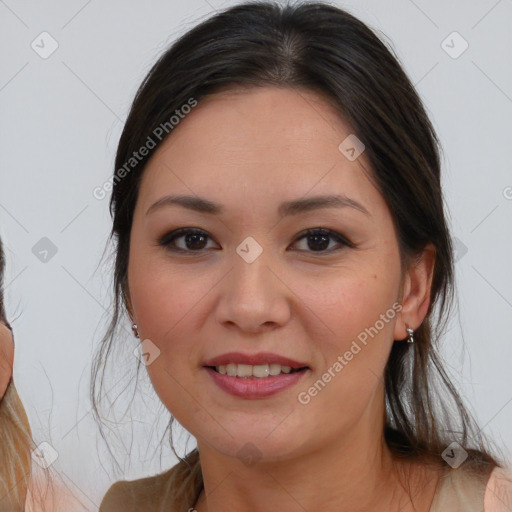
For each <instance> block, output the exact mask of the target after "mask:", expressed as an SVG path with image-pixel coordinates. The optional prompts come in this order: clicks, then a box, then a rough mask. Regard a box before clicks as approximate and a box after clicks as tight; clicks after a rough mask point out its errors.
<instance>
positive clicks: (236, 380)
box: [204, 367, 309, 400]
mask: <svg viewBox="0 0 512 512" xmlns="http://www.w3.org/2000/svg"><path fill="white" fill-rule="evenodd" d="M204 368H205V370H206V371H207V372H208V374H209V375H210V376H211V378H212V379H213V381H214V382H215V384H217V386H219V388H220V389H222V390H223V391H226V393H229V394H230V395H233V396H237V397H240V398H246V399H249V400H255V399H258V398H265V397H267V396H272V395H275V394H277V393H279V392H280V391H284V390H285V389H288V388H290V387H291V386H293V385H294V384H297V382H299V380H300V379H302V377H304V374H306V373H307V372H308V371H309V369H305V370H301V371H299V372H293V373H281V374H279V375H271V376H269V377H266V378H261V379H260V378H257V377H249V378H247V379H244V378H243V377H231V376H229V375H224V374H222V373H219V372H216V371H215V370H212V369H211V368H208V367H204Z"/></svg>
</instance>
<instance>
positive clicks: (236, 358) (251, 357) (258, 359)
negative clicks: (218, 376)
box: [204, 352, 308, 369]
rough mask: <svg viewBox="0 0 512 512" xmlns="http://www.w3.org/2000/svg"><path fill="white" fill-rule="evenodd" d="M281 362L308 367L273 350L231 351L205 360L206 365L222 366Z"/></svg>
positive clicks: (297, 366) (282, 363)
mask: <svg viewBox="0 0 512 512" xmlns="http://www.w3.org/2000/svg"><path fill="white" fill-rule="evenodd" d="M265 363H268V364H280V365H281V366H291V367H292V368H295V369H297V368H304V367H308V365H307V364H306V363H301V362H299V361H295V360H293V359H290V358H289V357H284V356H281V355H279V354H274V353H272V352H259V353H258V354H242V353H241V352H229V353H227V354H221V355H220V356H216V357H213V358H212V359H208V361H205V362H204V366H220V365H227V364H249V365H251V366H255V365H260V364H265Z"/></svg>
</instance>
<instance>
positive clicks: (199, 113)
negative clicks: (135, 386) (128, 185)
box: [127, 87, 436, 512]
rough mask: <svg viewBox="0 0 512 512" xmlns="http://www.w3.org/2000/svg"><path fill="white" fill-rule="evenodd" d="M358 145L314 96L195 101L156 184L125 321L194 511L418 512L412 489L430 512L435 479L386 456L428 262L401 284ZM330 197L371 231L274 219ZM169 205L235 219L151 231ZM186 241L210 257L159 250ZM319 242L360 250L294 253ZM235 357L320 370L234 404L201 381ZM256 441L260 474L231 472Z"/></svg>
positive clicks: (145, 191)
mask: <svg viewBox="0 0 512 512" xmlns="http://www.w3.org/2000/svg"><path fill="white" fill-rule="evenodd" d="M351 133H352V131H351V129H350V126H349V125H347V124H346V123H344V122H343V120H342V119H340V116H339V114H338V113H337V112H336V111H335V110H334V109H333V108H332V107H331V106H330V105H329V103H327V102H326V101H325V100H324V99H323V98H322V97H320V96H318V95H316V94H315V93H312V92H307V91H300V92H299V91H292V90H289V89H278V88H270V87H265V88H259V89H249V90H236V91H234V90H233V91H230V90H225V91H223V92H222V93H219V94H215V95H213V96H211V97H209V98H207V99H204V100H202V101H201V102H200V103H199V105H198V106H197V107H196V108H195V109H194V110H193V111H192V112H191V113H190V114H189V115H188V116H187V117H186V118H185V119H184V120H182V121H181V122H180V124H179V125H178V126H177V127H175V128H174V130H173V132H172V135H171V136H170V137H168V138H167V139H166V140H165V141H164V143H163V144H162V145H161V146H160V147H159V148H158V150H157V151H156V153H155V154H154V155H153V157H152V159H151V160H150V162H149V163H148V166H147V167H146V170H145V174H144V176H143V179H142V182H141V186H140V192H139V196H138V200H137V204H136V208H135V212H134V218H133V226H132V231H131V239H130V240H131V242H130V254H129V266H128V284H129V290H128V297H127V306H128V309H129V312H130V316H131V318H132V320H133V321H134V322H135V323H137V325H138V328H139V332H140V338H141V340H145V339H149V340H151V342H152V343H154V344H155V345H156V346H157V347H158V349H159V350H160V354H159V356H158V357H156V358H155V359H154V361H152V362H151V364H149V366H147V369H148V372H149V375H150V378H151V380H152V383H153V385H154V388H155V390H156V392H157V393H158V395H159V397H160V399H161V400H162V402H163V403H164V404H165V406H166V407H167V408H168V410H169V411H170V412H171V413H172V414H173V415H174V416H175V417H176V418H177V420H178V421H179V422H180V423H181V424H182V425H183V426H184V427H185V428H186V429H187V430H188V431H189V432H191V433H192V434H193V435H194V436H195V437H196V439H197V443H198V448H199V452H200V455H201V465H202V471H203V477H204V482H205V490H206V494H205V493H204V492H203V494H202V495H201V497H200V499H199V501H198V503H197V504H195V509H196V510H197V511H199V512H203V511H206V510H208V511H209V512H217V511H221V510H229V509H232V510H237V511H238V512H243V511H252V512H254V511H264V510H268V504H269V503H271V504H272V508H275V509H277V510H287V511H304V510H308V511H320V510H345V511H352V512H359V511H370V510H371V511H373V512H375V511H389V510H398V509H400V510H401V511H402V512H408V511H412V510H413V504H412V503H411V501H410V498H409V495H408V493H407V492H406V490H405V489H404V488H403V486H402V484H401V483H400V482H401V481H400V479H399V475H403V474H409V475H410V476H411V481H410V482H411V489H412V491H413V496H415V499H414V505H415V507H416V510H417V511H425V512H426V511H427V510H428V508H429V505H430V502H431V500H432V497H433V493H434V489H435V484H436V480H435V478H433V477H434V476H435V475H433V474H432V473H431V472H428V471H430V470H428V471H427V469H426V468H424V467H422V466H421V465H419V464H418V465H417V464H413V463H405V462H401V463H399V462H397V461H394V460H393V459H392V457H391V454H390V452H389V450H388V448H387V447H386V445H385V443H384V440H383V437H382V432H383V427H384V410H385V409H384V388H383V384H382V380H381V379H382V376H383V371H384V367H385V365H386V362H387V359H388V356H389V352H390V350H391V347H392V344H393V343H394V342H395V341H394V340H405V339H406V338H407V332H406V330H405V328H406V327H407V326H410V327H412V328H413V329H416V328H417V327H418V326H419V325H420V324H421V322H422V321H423V319H424V317H425V315H426V313H427V309H428V305H429V296H430V287H431V279H432V270H433V264H434V261H435V251H434V248H433V247H432V246H428V247H427V248H426V249H425V251H424V253H423V254H422V258H421V260H420V262H419V263H418V264H416V265H415V266H414V267H411V268H410V269H408V270H407V271H406V272H405V273H404V275H402V274H401V268H400V259H399V252H398V243H397V238H396V232H395V229H394V226H393V222H392V217H391V214H390V211H389V209H388V207H387V205H386V203H385V201H384V198H383V197H382V196H381V194H380V193H379V191H378V190H377V189H376V188H375V187H374V185H373V184H372V183H371V181H370V180H369V179H368V176H367V174H366V172H365V169H366V170H368V169H370V166H369V163H368V161H367V160H366V159H365V154H364V153H363V154H362V155H361V156H360V157H359V158H358V159H357V160H355V161H350V160H348V159H347V158H346V157H345V156H344V155H343V154H342V153H341V152H340V151H339V150H338V145H339V144H340V142H341V141H343V140H344V139H345V138H346V137H347V136H348V135H349V134H351ZM331 193H337V194H345V195H347V196H348V197H350V198H352V199H355V200H357V201H358V202H360V203H362V204H363V205H364V206H365V208H366V209H367V210H368V211H369V213H370V215H365V214H363V213H362V212H360V211H358V210H356V209H354V208H350V207H345V208H323V209H320V210H315V211H310V212H307V213H302V214H299V215H293V216H289V217H285V218H283V219H281V220H280V219H279V218H278V216H277V208H278V205H279V204H280V203H281V202H283V201H287V200H292V199H300V198H303V197H304V196H308V197H310V196H313V195H322V194H331ZM168 194H190V195H197V196H201V197H205V198H208V199H210V200H212V201H215V202H218V203H221V204H222V205H224V206H225V210H226V211H225V213H222V214H220V215H208V214H205V213H198V212H193V211H190V210H186V209H184V208H182V207H179V206H165V207H162V208H159V209H155V210H154V211H153V212H151V213H149V214H146V212H147V210H148V208H149V207H150V206H151V205H152V204H153V203H155V202H156V201H157V200H158V199H160V198H161V197H163V196H165V195H168ZM182 227H192V228H199V229H201V230H204V231H205V232H206V233H207V236H208V238H206V239H205V240H204V241H203V242H202V245H200V244H198V247H199V251H198V250H197V249H195V248H194V245H193V244H190V245H188V246H187V245H185V242H186V239H185V238H184V237H181V238H179V239H178V240H176V241H175V244H176V245H177V246H178V247H180V248H182V249H184V250H187V249H188V253H187V254H180V253H177V252H172V251H171V250H170V247H167V248H166V247H163V246H161V245H159V244H158V241H159V240H160V239H161V237H163V236H164V235H165V234H167V233H169V232H171V231H173V230H175V229H178V228H182ZM318 227H320V228H326V229H331V230H333V231H335V232H337V233H340V234H341V235H343V236H344V237H346V238H348V239H349V240H350V241H351V242H352V243H353V244H355V245H356V247H355V248H350V247H348V246H343V245H340V244H338V243H337V242H336V240H335V239H334V238H329V239H328V240H329V242H328V243H329V247H328V248H327V249H325V250H323V252H322V251H321V250H318V249H317V250H315V249H316V248H317V247H318V245H316V246H315V243H314V240H312V241H311V242H310V244H309V245H308V239H307V238H303V239H301V240H298V237H299V235H302V234H303V231H304V230H306V229H309V228H318ZM248 236H251V237H253V238H254V239H255V240H256V241H257V242H258V243H259V244H260V246H261V247H262V248H263V253H262V254H261V255H260V256H259V257H258V258H257V259H256V260H255V261H254V262H253V263H251V264H248V263H247V262H246V261H245V260H244V259H242V258H241V257H240V256H239V255H238V254H237V252H236V248H237V246H239V244H240V243H241V242H242V241H243V240H244V239H245V238H246V237H248ZM310 240H311V239H310ZM190 247H191V248H190ZM336 247H339V249H340V250H338V251H332V250H331V249H333V248H336ZM194 251H196V252H194ZM329 251H330V252H329ZM402 278H403V279H402ZM399 299H401V301H400V302H401V304H402V310H401V311H400V312H399V313H398V314H397V315H396V316H395V317H394V318H393V319H392V320H390V321H388V322H387V323H385V325H384V328H382V329H381V330H380V331H379V332H378V335H375V336H374V337H373V338H369V341H368V343H367V345H366V346H364V347H363V348H362V350H361V351H360V352H359V353H358V354H357V355H356V356H354V358H353V359H352V360H351V361H350V362H349V363H348V364H347V365H346V366H345V367H344V368H343V370H342V371H341V372H340V373H339V374H337V375H336V377H335V378H333V379H332V380H331V381H330V382H329V383H328V384H327V385H326V386H325V387H324V388H323V389H322V390H321V392H320V393H318V395H317V396H315V397H314V398H313V399H312V400H311V401H310V403H308V404H307V405H303V404H301V403H299V402H298V400H297V395H298V393H299V392H301V391H304V390H307V389H308V388H309V387H310V386H311V385H312V384H313V383H314V382H315V381H317V380H318V379H319V378H321V376H322V374H323V373H324V372H325V371H326V370H327V369H328V368H329V367H332V365H333V364H334V363H335V361H336V360H337V357H338V356H339V355H343V354H344V353H345V352H346V351H347V350H348V349H349V347H350V346H351V343H352V341H353V340H355V339H357V335H358V334H359V333H360V332H361V331H364V329H365V328H367V327H370V326H373V325H374V324H375V322H376V321H377V320H378V319H379V315H381V314H385V313H386V311H387V310H389V309H390V308H391V306H392V304H393V303H395V302H396V301H397V300H399ZM405 342H406V341H396V343H405ZM231 351H239V352H245V353H256V352H260V351H269V352H276V353H278V354H281V355H284V356H287V357H290V358H293V359H296V360H298V361H302V362H306V363H307V365H308V366H309V367H310V370H308V373H307V375H305V376H303V378H302V380H301V382H300V383H299V384H298V385H297V386H294V387H292V388H289V389H287V390H285V391H283V392H281V393H279V394H277V395H274V396H272V397H268V398H265V399H258V400H245V399H242V398H236V397H233V396H231V395H228V394H226V393H225V392H224V391H222V390H220V389H219V388H218V387H217V386H216V385H215V384H213V383H212V380H211V378H210V376H209V375H208V374H207V372H206V370H204V368H202V365H203V362H204V361H205V360H206V359H208V358H211V357H214V356H217V355H220V354H222V353H225V352H231ZM248 442H250V443H252V444H253V445H255V446H256V449H257V452H258V456H259V457H260V458H259V460H258V462H257V463H256V464H254V465H250V466H249V465H246V464H244V463H243V461H242V460H241V459H240V458H239V457H237V452H238V450H239V449H241V448H242V447H243V446H244V445H245V444H246V443H248ZM263 497H264V499H263ZM190 507H194V503H191V504H190ZM402 507H403V508H402Z"/></svg>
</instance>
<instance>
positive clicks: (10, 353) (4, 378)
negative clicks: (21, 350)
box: [0, 322, 14, 398]
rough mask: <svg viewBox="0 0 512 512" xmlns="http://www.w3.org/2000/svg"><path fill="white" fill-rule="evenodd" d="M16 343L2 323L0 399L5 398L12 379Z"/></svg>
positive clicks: (0, 328) (0, 331)
mask: <svg viewBox="0 0 512 512" xmlns="http://www.w3.org/2000/svg"><path fill="white" fill-rule="evenodd" d="M13 361H14V343H13V339H12V333H11V331H10V329H9V328H8V327H7V326H6V325H5V324H4V323H3V322H0V398H3V396H4V395H5V392H6V390H7V386H8V385H9V381H10V380H11V377H12V368H13Z"/></svg>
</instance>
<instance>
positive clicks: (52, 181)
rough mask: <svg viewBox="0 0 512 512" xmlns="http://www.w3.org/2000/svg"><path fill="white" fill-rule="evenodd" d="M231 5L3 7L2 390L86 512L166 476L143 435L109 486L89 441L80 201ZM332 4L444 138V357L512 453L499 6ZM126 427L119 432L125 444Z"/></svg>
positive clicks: (89, 288) (105, 288)
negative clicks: (183, 41)
mask: <svg viewBox="0 0 512 512" xmlns="http://www.w3.org/2000/svg"><path fill="white" fill-rule="evenodd" d="M234 3H237V2H224V3H222V2H217V1H214V0H208V2H206V1H203V0H201V1H199V0H186V1H185V0H180V1H178V0H173V1H153V2H150V3H149V2H135V1H129V2H127V1H124V2H123V1H121V0H117V1H116V0H107V1H105V0H104V1H100V0H90V1H89V2H87V1H84V0H73V1H69V0H68V1H64V0H53V1H48V2H35V1H32V2H27V1H21V0H5V2H4V1H2V2H0V34H1V35H0V37H1V41H0V52H1V55H0V59H1V61H0V116H1V120H2V121H1V123H0V172H1V187H0V229H1V234H2V238H3V240H4V243H5V246H6V256H7V260H8V269H7V275H6V285H7V289H6V301H7V309H8V317H9V319H10V321H11V323H12V325H13V328H14V332H15V341H16V361H15V372H14V374H15V381H16V384H17V387H18V390H19V393H20V395H21V397H22V398H23V401H24V404H25V406H26V409H27V412H28V415H29V419H30V421H31V424H32V426H33V430H34V438H35V440H36V442H38V443H39V442H42V441H47V442H49V443H50V444H51V445H52V446H53V447H54V448H55V449H56V450H57V452H58V454H59V458H58V459H57V461H56V462H55V464H54V467H55V469H56V470H58V471H59V472H60V474H61V475H62V476H63V478H64V480H65V481H66V482H67V485H69V486H71V487H72V488H73V489H74V490H75V491H76V492H77V493H80V494H81V496H82V499H83V500H84V502H86V503H87V506H88V507H90V508H92V509H94V507H95V506H97V505H98V504H99V501H100V500H101V497H102V495H103V494H104V492H105V491H106V489H107V488H108V487H109V485H110V484H111V482H112V481H115V480H116V479H118V478H120V477H123V476H126V477H130V478H135V477H140V476H143V475H149V474H150V473H152V472H153V473H154V472H156V471H160V470H161V469H165V468H167V467H170V466H171V465H172V464H173V462H174V460H175V459H174V458H173V457H172V455H171V454H170V451H169V449H168V448H165V449H164V451H163V458H162V462H161V464H160V459H159V456H158V455H155V453H154V452H152V451H151V450H149V451H148V450H147V445H148V442H149V443H150V444H151V447H152V448H153V450H154V449H155V447H156V450H157V454H158V453H159V451H160V449H159V448H158V446H157V443H156V436H153V437H148V435H147V431H149V430H151V429H150V428H149V427H148V428H146V426H147V425H146V424H140V425H141V426H140V428H138V429H136V433H135V435H136V437H135V439H134V441H133V442H134V444H133V446H132V447H131V449H130V450H128V449H127V451H131V453H132V458H131V460H129V458H128V457H123V456H122V451H120V452H119V453H121V455H120V463H121V466H122V471H121V472H118V473H114V472H113V469H112V467H111V465H110V464H109V458H108V454H107V453H106V449H105V446H104V445H103V444H102V443H101V442H100V441H98V439H99V436H98V428H97V426H96V424H95V423H94V421H93V419H92V417H91V414H90V409H91V405H90V401H89V397H88V386H89V372H90V364H91V358H92V354H93V352H94V350H95V348H96V346H97V345H98V343H99V340H100V339H101V336H102V334H103V332H104V328H105V325H106V320H108V313H109V311H110V299H111V296H110V266H109V262H108V258H106V257H104V258H103V260H102V255H103V251H104V248H105V244H106V241H107V236H108V233H109V230H110V227H111V225H110V216H109V213H108V198H106V199H104V200H101V201H100V200H96V199H95V198H94V197H93V195H92V190H93V189H94V188H95V187H97V186H101V185H102V184H103V183H104V182H105V181H106V180H108V179H109V178H110V177H111V174H112V172H113V162H114V153H115V149H116V144H117V141H118V138H119V135H120V133H121V129H122V126H123V122H124V120H125V118H126V115H127V112H128V109H129V106H130V103H131V101H132V99H133V95H134V93H135V91H136V88H137V87H138V85H139V84H140V82H141V80H142V79H143V77H144V76H145V74H146V72H147V71H148V70H149V68H150V66H151V65H152V64H153V63H154V61H155V60H156V58H157V56H159V55H160V54H161V52H162V51H163V50H164V48H165V47H166V46H167V45H168V44H170V43H171V42H172V41H173V40H174V39H175V38H176V37H177V36H178V35H180V34H182V33H183V32H185V31H186V30H188V29H190V28H191V27H192V26H194V24H195V23H196V22H198V21H200V20H202V19H204V18H205V17H207V16H208V15H209V14H211V13H213V12H214V11H215V10H219V9H222V8H223V7H228V6H229V5H233V4H234ZM337 5H339V6H340V7H345V8H347V9H348V10H349V11H350V12H351V13H353V14H355V15H356V16H358V17H359V18H361V19H362V20H363V21H365V22H367V23H369V24H370V26H372V27H373V28H375V29H377V30H379V31H381V32H382V33H383V34H385V37H386V38H387V40H388V42H389V44H391V45H392V46H393V48H394V50H395V52H396V54H397V55H398V56H399V58H400V60H401V62H402V63H403V65H404V66H405V69H406V71H407V73H408V74H409V76H410V77H411V79H412V81H413V83H414V84H416V86H417V89H418V92H419V93H420V95H421V97H422V99H423V100H424V102H425V105H426V108H427V110H428V112H429V114H430V116H431V119H432V121H433V123H434V126H435V128H436V130H437V132H438V135H439V137H440V139H441V142H442V145H443V148H444V160H443V185H444V190H445V195H446V200H447V205H448V208H449V212H450V222H451V227H452V230H453V231H452V234H453V236H454V237H456V238H457V239H458V240H459V241H460V243H461V244H463V246H465V247H466V248H467V252H466V253H464V251H462V252H460V253H459V257H460V259H459V261H458V262H457V264H456V272H457V286H458V297H459V304H460V314H459V315H458V316H457V315H456V316H455V318H454V319H453V322H452V323H451V328H450V330H449V333H448V335H447V336H446V338H445V339H444V340H443V343H444V345H443V350H444V352H445V355H446V359H447V365H448V369H449V371H450V374H451V375H452V376H453V379H454V382H455V384H456V387H457V388H458V389H460V390H461V392H462V394H463V395H464V396H465V397H466V399H467V402H468V404H469V406H470V408H471V410H473V411H474V413H475V415H476V417H477V419H478V421H479V423H480V425H481V427H483V431H484V432H485V433H486V434H487V435H488V436H489V437H490V438H491V440H492V441H494V442H495V443H497V444H498V445H499V446H502V447H503V448H504V449H505V450H507V451H508V453H509V454H510V453H511V448H512V428H511V426H512V379H511V376H510V361H511V360H512V335H511V329H510V320H511V319H512V265H511V262H512V236H511V235H512V188H510V187H512V164H511V162H512V144H511V142H512V138H511V136H512V66H511V63H512V35H511V34H512V1H511V0H500V1H496V0H482V1H476V0H473V1H467V0H457V1H451V2H449V3H448V2H445V1H441V0H435V1H433V0H429V1H427V0H415V1H414V2H413V1H412V0H396V1H390V0H384V1H383V0H372V1H359V2H355V1H354V2H346V3H344V4H342V3H338V4H337ZM43 31H47V32H48V33H49V34H51V36H52V37H53V38H54V39H55V40H56V41H57V43H58V48H57V50H56V51H55V52H54V53H53V54H52V55H51V56H50V57H48V58H47V59H43V58H41V57H40V56H39V55H38V54H37V53H36V52H35V51H34V50H33V49H32V48H31V43H32V41H34V40H36V42H37V37H38V36H39V34H41V32H43ZM453 31H457V32H459V33H460V34H461V36H462V37H463V38H464V39H465V40H466V41H467V42H468V43H469V48H468V49H467V50H466V51H465V52H464V53H463V54H462V55H461V56H460V57H458V58H456V59H453V58H452V57H450V56H449V55H448V54H447V53H446V52H445V51H444V50H443V48H442V46H441V43H442V41H443V40H445V39H446V38H447V36H448V35H449V34H451V33H452V32H453ZM456 44H459V43H456ZM507 187H508V188H507ZM507 192H508V193H507ZM42 237H48V238H49V239H50V240H51V241H52V242H53V244H55V246H56V247H57V253H56V254H55V256H53V257H52V258H51V259H50V261H48V262H47V263H43V262H41V261H40V260H39V259H38V258H36V257H35V255H34V254H33V252H32V247H33V246H34V245H35V244H36V243H37V242H38V241H39V240H40V239H41V238H42ZM461 247H462V245H461ZM107 254H108V252H107ZM125 326H126V328H127V329H129V324H128V322H126V323H125ZM120 342H122V343H125V344H126V350H125V353H126V354H127V356H126V358H125V360H126V361H127V363H126V364H127V366H126V368H130V367H131V365H133V368H135V364H136V360H135V358H133V362H132V359H130V357H133V356H131V352H132V350H133V348H134V347H135V340H133V339H132V338H131V337H130V336H129V335H127V336H126V339H123V340H120ZM144 373H145V372H144ZM147 390H148V391H147V392H146V393H145V395H144V398H142V399H141V400H142V402H145V403H146V404H148V403H149V407H150V409H154V408H156V407H157V406H158V402H157V401H156V400H155V399H154V398H151V394H150V387H148V388H147ZM138 400H140V399H138ZM134 410H135V409H134ZM135 414H136V413H134V415H135ZM159 417H160V418H165V416H162V415H160V416H159ZM147 421H149V420H147ZM151 421H152V420H151ZM164 423H165V421H164ZM128 427H129V422H128V423H124V424H123V425H121V426H120V427H119V429H120V432H121V434H122V435H123V436H125V438H126V439H128V441H127V443H129V442H130V439H129V436H130V433H129V428H128ZM148 439H150V440H149V441H148ZM190 446H193V440H192V444H191V445H189V448H190ZM129 462H131V464H130V465H129V464H128V463H129Z"/></svg>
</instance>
